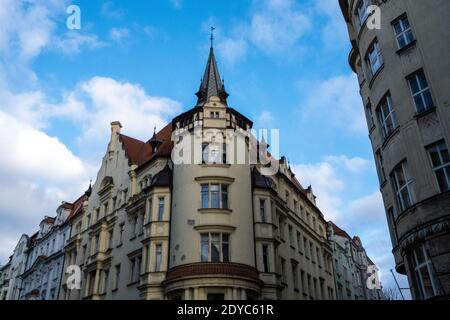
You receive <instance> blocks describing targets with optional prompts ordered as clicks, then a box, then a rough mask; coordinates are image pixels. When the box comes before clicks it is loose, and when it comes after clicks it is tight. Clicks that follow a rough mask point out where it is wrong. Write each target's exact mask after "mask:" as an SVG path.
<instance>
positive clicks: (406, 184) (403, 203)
mask: <svg viewBox="0 0 450 320" xmlns="http://www.w3.org/2000/svg"><path fill="white" fill-rule="evenodd" d="M391 181H392V185H393V189H394V192H395V194H396V198H397V204H398V207H399V211H400V212H403V211H404V210H406V209H408V208H409V207H410V206H411V205H412V199H411V193H410V185H411V180H409V179H408V175H407V172H406V161H404V162H402V163H401V164H399V165H398V166H397V167H396V168H395V169H394V170H393V171H392V174H391Z"/></svg>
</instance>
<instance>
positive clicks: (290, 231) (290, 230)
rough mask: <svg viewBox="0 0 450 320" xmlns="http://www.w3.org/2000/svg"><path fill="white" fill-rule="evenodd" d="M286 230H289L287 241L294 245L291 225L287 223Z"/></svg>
mask: <svg viewBox="0 0 450 320" xmlns="http://www.w3.org/2000/svg"><path fill="white" fill-rule="evenodd" d="M288 230H289V243H290V245H291V246H294V243H295V241H294V231H293V229H292V226H291V225H289V227H288Z"/></svg>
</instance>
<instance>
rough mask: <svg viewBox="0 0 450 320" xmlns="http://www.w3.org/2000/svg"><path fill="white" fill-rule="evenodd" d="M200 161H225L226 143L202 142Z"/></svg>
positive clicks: (212, 162)
mask: <svg viewBox="0 0 450 320" xmlns="http://www.w3.org/2000/svg"><path fill="white" fill-rule="evenodd" d="M224 160H225V161H224ZM202 162H203V163H206V164H214V163H226V144H225V143H223V144H220V143H203V144H202Z"/></svg>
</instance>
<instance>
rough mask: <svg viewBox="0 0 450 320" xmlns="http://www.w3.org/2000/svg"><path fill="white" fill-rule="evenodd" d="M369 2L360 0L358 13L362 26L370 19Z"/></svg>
mask: <svg viewBox="0 0 450 320" xmlns="http://www.w3.org/2000/svg"><path fill="white" fill-rule="evenodd" d="M369 4H370V2H369V0H360V1H359V3H358V6H357V11H358V18H359V24H360V25H361V26H363V25H364V23H365V22H366V20H367V18H368V17H369V12H368V11H369V10H368V8H369Z"/></svg>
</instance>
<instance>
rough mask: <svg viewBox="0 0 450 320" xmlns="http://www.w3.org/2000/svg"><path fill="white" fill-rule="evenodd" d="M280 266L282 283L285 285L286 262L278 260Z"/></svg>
mask: <svg viewBox="0 0 450 320" xmlns="http://www.w3.org/2000/svg"><path fill="white" fill-rule="evenodd" d="M280 265H281V279H282V281H283V282H284V283H287V279H286V260H284V259H283V258H280Z"/></svg>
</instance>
